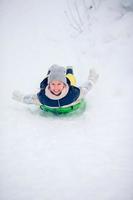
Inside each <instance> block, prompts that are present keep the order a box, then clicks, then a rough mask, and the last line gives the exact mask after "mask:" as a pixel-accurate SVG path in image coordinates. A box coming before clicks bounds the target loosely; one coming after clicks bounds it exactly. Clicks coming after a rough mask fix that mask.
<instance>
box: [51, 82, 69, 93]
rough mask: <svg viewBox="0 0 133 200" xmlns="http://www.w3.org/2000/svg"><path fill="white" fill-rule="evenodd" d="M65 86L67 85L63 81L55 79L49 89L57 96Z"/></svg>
mask: <svg viewBox="0 0 133 200" xmlns="http://www.w3.org/2000/svg"><path fill="white" fill-rule="evenodd" d="M65 87H66V85H65V84H64V83H63V82H61V81H57V80H54V81H52V82H51V83H50V84H49V90H50V91H51V92H52V93H53V94H54V95H56V96H58V95H60V94H61V92H62V90H63V89H64V88H65Z"/></svg>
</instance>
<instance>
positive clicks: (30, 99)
mask: <svg viewBox="0 0 133 200" xmlns="http://www.w3.org/2000/svg"><path fill="white" fill-rule="evenodd" d="M12 98H13V99H14V100H15V101H19V102H21V103H25V104H34V105H41V104H40V102H39V100H38V97H37V95H36V94H30V95H23V94H22V93H21V92H19V91H14V92H13V93H12Z"/></svg>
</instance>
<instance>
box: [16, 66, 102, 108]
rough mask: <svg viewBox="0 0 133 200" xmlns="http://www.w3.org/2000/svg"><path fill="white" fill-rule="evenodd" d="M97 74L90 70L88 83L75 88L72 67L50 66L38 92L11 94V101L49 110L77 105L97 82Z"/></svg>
mask: <svg viewBox="0 0 133 200" xmlns="http://www.w3.org/2000/svg"><path fill="white" fill-rule="evenodd" d="M97 79H98V74H97V73H96V72H95V71H94V70H90V73H89V77H88V81H87V82H86V83H85V84H84V86H82V87H77V86H76V79H75V76H74V74H73V69H72V67H67V68H66V69H65V68H64V67H61V66H58V65H52V66H51V67H50V69H49V70H48V74H47V76H46V78H45V79H44V80H43V81H42V82H41V83H40V91H39V93H37V94H34V95H26V96H23V95H21V94H20V93H19V92H14V93H13V99H15V100H17V101H21V102H23V103H26V104H36V105H44V106H47V107H49V108H62V107H63V108H64V107H72V106H74V105H76V104H77V103H79V102H80V101H81V100H82V99H83V98H84V96H85V95H86V94H87V92H88V91H89V90H90V89H91V88H92V86H93V84H94V83H95V82H96V81H97Z"/></svg>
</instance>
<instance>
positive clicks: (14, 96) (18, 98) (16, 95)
mask: <svg viewBox="0 0 133 200" xmlns="http://www.w3.org/2000/svg"><path fill="white" fill-rule="evenodd" d="M23 97H24V96H23V95H22V94H21V92H19V91H18V90H15V91H14V92H13V93H12V99H14V100H16V101H19V102H22V101H23Z"/></svg>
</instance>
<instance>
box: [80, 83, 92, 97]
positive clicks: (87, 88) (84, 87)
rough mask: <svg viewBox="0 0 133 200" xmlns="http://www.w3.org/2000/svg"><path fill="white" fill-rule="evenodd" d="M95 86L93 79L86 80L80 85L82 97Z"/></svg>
mask: <svg viewBox="0 0 133 200" xmlns="http://www.w3.org/2000/svg"><path fill="white" fill-rule="evenodd" d="M92 87H93V83H92V82H91V81H87V82H85V83H84V84H83V85H82V86H81V87H79V89H80V97H81V98H82V97H84V96H86V95H87V93H88V92H89V91H90V90H91V89H92Z"/></svg>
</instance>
